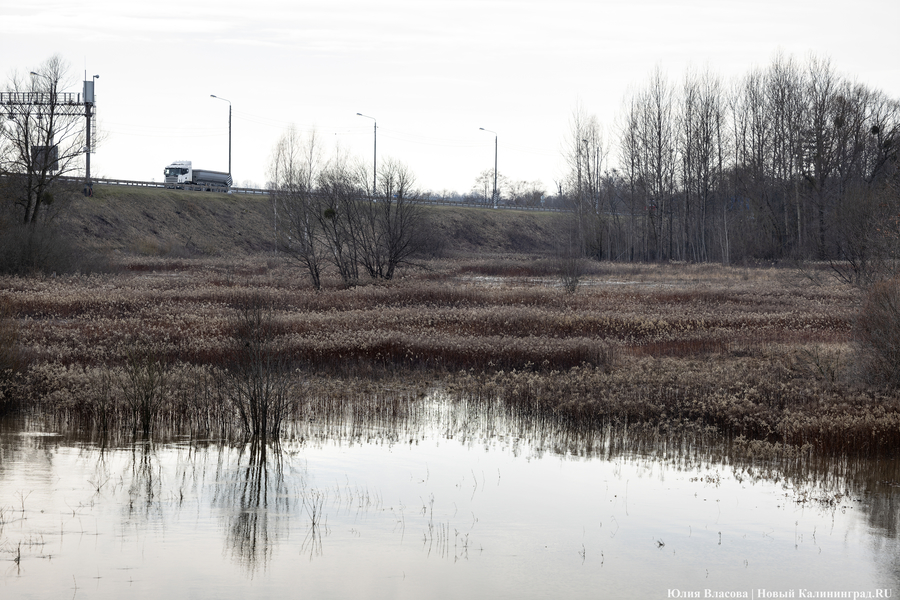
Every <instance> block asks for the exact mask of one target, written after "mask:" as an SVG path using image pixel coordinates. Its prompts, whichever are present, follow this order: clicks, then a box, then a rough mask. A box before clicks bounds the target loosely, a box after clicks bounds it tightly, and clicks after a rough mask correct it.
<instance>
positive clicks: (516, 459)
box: [0, 424, 900, 598]
mask: <svg viewBox="0 0 900 600" xmlns="http://www.w3.org/2000/svg"><path fill="white" fill-rule="evenodd" d="M312 431H313V430H311V429H308V430H306V431H305V432H304V434H305V437H306V439H307V441H306V442H305V443H301V442H290V443H285V444H284V445H283V446H282V447H281V456H282V457H283V458H282V460H280V461H279V460H277V458H276V456H277V454H278V453H276V452H274V451H273V450H272V449H269V450H268V452H267V453H266V455H265V456H264V457H261V456H259V455H258V454H255V453H254V452H251V450H250V449H249V448H245V449H242V450H238V449H236V448H233V447H222V446H217V445H208V446H198V447H191V446H187V445H177V444H168V445H155V446H153V447H152V448H151V447H149V446H146V445H144V446H141V445H139V446H136V447H135V448H125V449H116V450H108V451H106V452H104V453H102V455H101V453H100V452H99V451H98V450H97V449H96V447H94V446H90V445H81V446H79V445H75V444H74V443H72V442H67V441H65V440H64V439H63V438H60V437H56V438H53V437H25V436H21V435H9V434H7V435H2V436H0V440H2V443H0V446H2V455H0V458H2V461H0V508H2V510H3V519H4V522H5V523H4V527H3V531H2V535H0V561H2V562H0V569H2V574H0V597H3V598H29V597H34V598H48V597H73V596H74V597H75V598H121V597H135V598H141V597H154V598H166V597H168V598H192V597H197V598H200V597H204V598H207V597H216V598H244V597H248V596H252V597H267V596H268V597H279V598H282V597H306V598H332V597H333V598H362V597H366V598H459V597H474V598H483V597H494V598H550V597H555V598H593V597H601V596H602V597H613V598H616V597H618V598H634V597H642V598H666V597H668V593H669V590H671V589H679V590H683V591H701V593H702V591H703V590H705V589H711V590H714V591H715V590H718V591H732V590H736V591H746V592H748V593H750V592H751V591H753V592H755V591H756V590H758V589H759V588H766V589H768V590H795V591H799V589H801V588H806V589H811V590H823V591H838V590H872V591H873V592H874V590H876V589H878V588H895V587H896V586H897V584H898V574H897V558H896V557H897V555H898V551H900V547H898V540H897V537H896V533H892V534H886V533H885V529H884V528H880V527H875V526H873V525H871V522H872V521H874V520H876V519H872V518H867V511H871V507H872V506H876V505H877V506H882V510H881V513H879V514H880V517H879V518H882V519H896V515H895V514H894V512H893V510H894V509H893V508H891V507H889V508H888V509H884V508H883V507H884V506H885V505H886V503H888V502H890V501H891V499H890V497H889V496H886V495H885V496H881V497H878V498H874V497H873V499H868V498H867V499H865V500H860V499H859V498H857V495H855V494H851V498H849V499H848V498H846V497H845V498H842V500H841V502H840V503H839V504H837V503H835V502H834V501H833V500H834V499H833V496H828V497H826V496H825V491H823V490H822V489H821V488H816V487H815V486H811V487H809V488H807V489H805V490H796V489H793V488H792V487H791V485H790V484H786V483H784V481H780V482H778V483H775V482H773V481H771V480H760V479H756V480H754V479H753V478H751V477H747V476H746V475H742V476H741V475H740V473H741V471H740V470H737V471H736V470H735V469H734V468H733V467H727V466H722V465H717V464H715V463H706V462H704V466H702V467H699V466H697V461H694V462H693V463H691V462H687V463H686V462H683V461H677V460H676V461H670V462H667V463H663V462H660V461H654V460H647V459H640V458H634V457H631V458H627V457H623V456H618V457H615V458H612V459H610V460H604V459H599V458H591V459H588V458H576V457H571V456H570V457H562V456H560V455H557V454H553V453H550V452H544V451H536V450H535V449H534V448H533V447H532V446H530V445H529V444H528V443H526V442H524V441H518V442H516V441H515V439H514V438H512V437H511V436H510V435H508V434H507V435H506V437H505V438H504V439H499V438H490V437H486V436H485V435H483V432H475V433H473V432H471V431H469V433H468V434H467V435H461V434H460V433H459V429H458V428H457V429H455V430H453V432H452V434H453V436H454V437H453V439H448V438H447V437H446V433H447V429H446V428H445V429H442V430H440V431H442V433H441V434H438V433H435V431H437V429H431V428H430V427H428V426H422V425H421V424H419V426H417V427H416V428H415V430H414V431H408V430H404V431H402V432H400V433H394V434H391V435H390V436H388V437H389V438H390V439H393V440H395V441H393V442H387V441H384V439H383V438H378V437H374V436H369V439H368V440H366V438H365V437H344V438H342V439H340V440H339V441H338V440H335V439H333V438H331V439H322V438H314V437H313V438H311V437H310V433H312ZM401 439H402V440H403V441H402V442H401V441H399V440H401ZM309 440H316V441H309ZM410 440H412V441H410ZM679 465H680V466H679ZM736 472H737V473H738V475H739V476H740V480H739V479H738V477H736V476H735V473H736ZM879 489H880V490H881V491H882V492H884V493H887V491H889V490H890V489H892V488H889V487H887V486H882V487H881V488H879ZM803 491H806V492H807V493H808V494H809V497H810V498H814V499H813V500H810V501H807V502H799V503H798V502H797V499H798V497H801V496H799V494H800V493H802V492H803ZM879 498H880V499H879ZM896 499H897V498H896V495H895V496H894V498H893V501H894V502H895V501H896ZM826 500H828V501H826ZM879 503H880V504H879ZM23 506H24V512H23V511H22V507H23ZM890 506H892V505H890ZM313 517H315V518H316V520H317V525H316V527H311V522H312V519H313ZM19 553H21V554H19ZM17 556H21V560H20V561H19V562H18V563H16V562H15V559H16V557H17ZM898 592H900V590H895V592H894V593H898Z"/></svg>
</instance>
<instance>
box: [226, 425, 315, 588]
mask: <svg viewBox="0 0 900 600" xmlns="http://www.w3.org/2000/svg"><path fill="white" fill-rule="evenodd" d="M216 481H217V482H218V483H219V485H218V486H217V487H218V489H219V490H220V493H218V494H216V496H215V498H214V505H215V506H217V507H218V508H219V509H220V510H221V511H222V515H223V517H222V518H223V519H224V521H225V526H224V528H225V532H226V537H225V545H226V548H227V549H228V551H229V552H230V554H231V557H232V558H233V559H234V560H236V561H237V562H238V563H240V564H241V565H242V566H243V567H244V568H245V569H246V570H247V573H248V574H249V575H251V576H252V575H253V574H254V573H256V572H257V571H259V570H260V569H263V570H264V569H265V566H266V563H267V562H268V561H269V559H270V558H271V555H272V552H273V549H274V545H275V541H276V540H277V539H278V538H279V535H280V533H281V532H286V531H287V528H288V524H289V523H288V522H289V519H290V515H291V508H292V507H291V499H292V494H291V493H290V491H291V490H289V488H288V483H287V481H286V479H285V477H284V461H283V454H282V451H281V447H280V446H279V445H278V444H271V445H269V444H266V443H264V442H262V441H260V440H258V439H253V440H251V441H250V442H249V443H248V444H245V445H243V446H241V447H239V448H238V455H237V457H236V459H235V461H234V464H227V463H223V462H222V461H221V460H220V462H219V471H218V473H217V476H216ZM300 481H303V479H302V478H301V479H300ZM294 497H296V496H294Z"/></svg>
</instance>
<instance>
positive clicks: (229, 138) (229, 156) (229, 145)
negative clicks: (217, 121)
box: [209, 94, 231, 185]
mask: <svg viewBox="0 0 900 600" xmlns="http://www.w3.org/2000/svg"><path fill="white" fill-rule="evenodd" d="M209 97H210V98H215V99H216V100H223V101H225V102H227V103H228V174H229V175H231V100H228V99H226V98H220V97H218V96H216V95H215V94H210V95H209ZM229 185H231V184H229Z"/></svg>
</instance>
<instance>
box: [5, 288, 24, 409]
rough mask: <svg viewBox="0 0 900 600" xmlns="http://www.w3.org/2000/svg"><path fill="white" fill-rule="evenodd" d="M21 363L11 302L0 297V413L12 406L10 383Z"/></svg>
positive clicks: (17, 331)
mask: <svg viewBox="0 0 900 600" xmlns="http://www.w3.org/2000/svg"><path fill="white" fill-rule="evenodd" d="M21 365H22V357H21V353H20V351H19V329H18V326H17V324H16V321H15V315H14V314H13V310H12V302H10V300H9V299H7V298H0V414H2V413H4V412H7V411H8V410H10V409H11V408H12V407H13V400H14V399H13V398H12V396H11V384H12V381H13V378H14V377H15V374H16V373H17V372H18V371H19V369H20V368H21Z"/></svg>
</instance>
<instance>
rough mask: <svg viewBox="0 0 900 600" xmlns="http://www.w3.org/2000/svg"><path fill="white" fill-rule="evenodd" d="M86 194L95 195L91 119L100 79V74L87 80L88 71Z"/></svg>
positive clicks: (85, 133) (85, 150) (85, 89)
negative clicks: (97, 82)
mask: <svg viewBox="0 0 900 600" xmlns="http://www.w3.org/2000/svg"><path fill="white" fill-rule="evenodd" d="M84 76H85V80H84V119H85V122H84V195H85V196H93V195H94V184H93V182H92V181H91V152H93V148H92V146H91V119H92V118H93V116H94V114H93V112H94V111H93V109H94V83H95V80H97V79H100V76H99V75H94V76H93V77H91V80H90V81H88V80H87V73H85V74H84Z"/></svg>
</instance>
